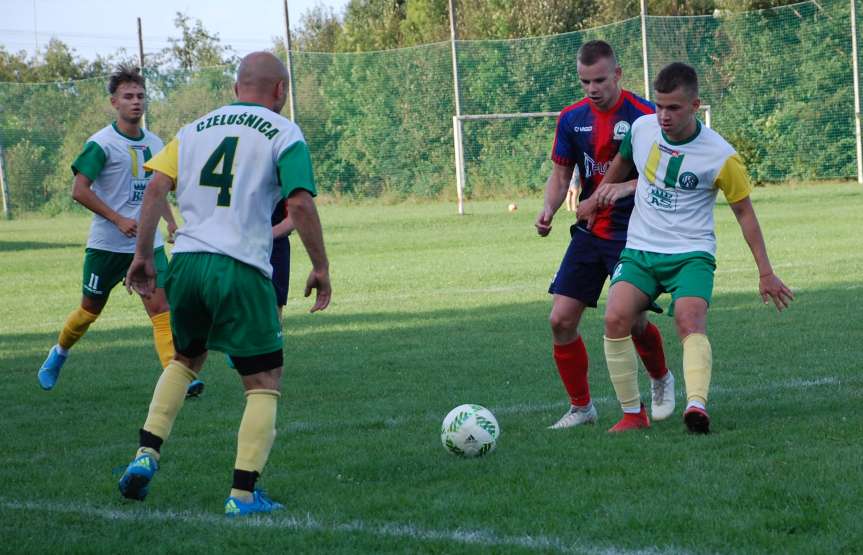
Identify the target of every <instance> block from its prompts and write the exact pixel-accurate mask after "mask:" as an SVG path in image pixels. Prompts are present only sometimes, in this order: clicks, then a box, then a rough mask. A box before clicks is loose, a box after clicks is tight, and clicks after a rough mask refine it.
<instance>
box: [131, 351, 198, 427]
mask: <svg viewBox="0 0 863 555" xmlns="http://www.w3.org/2000/svg"><path fill="white" fill-rule="evenodd" d="M194 379H195V373H194V372H192V371H191V370H190V369H189V368H187V367H186V366H184V365H183V364H181V363H180V362H178V361H176V360H172V361H171V362H170V363H169V364H168V366H166V367H165V369H164V370H162V375H161V376H160V377H159V381H158V382H157V383H156V390H155V391H153V400H152V401H151V402H150V411H149V412H148V413H147V421H146V422H144V429H145V430H147V431H148V432H150V433H151V434H155V435H157V436H159V437H160V438H162V439H163V440H166V439H168V436H169V435H171V428H172V427H173V426H174V420H175V419H176V418H177V413H179V412H180V408H181V407H182V406H183V401H184V400H185V399H186V388H187V387H189V384H190V383H191V382H192V380H194Z"/></svg>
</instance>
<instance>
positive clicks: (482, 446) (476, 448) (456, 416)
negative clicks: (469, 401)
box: [440, 405, 500, 457]
mask: <svg viewBox="0 0 863 555" xmlns="http://www.w3.org/2000/svg"><path fill="white" fill-rule="evenodd" d="M498 437H500V426H499V425H498V423H497V419H496V418H495V417H494V415H493V414H492V413H491V411H490V410H488V409H487V408H485V407H482V406H480V405H459V406H457V407H456V408H454V409H452V410H451V411H449V414H447V415H446V417H445V418H444V419H443V424H442V425H441V428H440V440H441V443H443V446H444V448H445V449H446V450H447V451H449V452H450V453H453V454H455V455H458V456H460V457H481V456H483V455H485V454H487V453H491V452H492V451H494V447H495V445H496V444H497V438H498Z"/></svg>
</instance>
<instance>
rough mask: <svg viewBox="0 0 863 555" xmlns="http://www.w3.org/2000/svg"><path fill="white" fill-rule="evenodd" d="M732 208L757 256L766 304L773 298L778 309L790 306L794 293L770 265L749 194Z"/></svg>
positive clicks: (750, 247) (759, 279)
mask: <svg viewBox="0 0 863 555" xmlns="http://www.w3.org/2000/svg"><path fill="white" fill-rule="evenodd" d="M731 210H732V211H733V212H734V216H735V217H736V218H737V223H738V224H740V231H742V232H743V238H744V239H746V244H747V245H749V250H750V251H752V256H753V258H755V265H756V266H757V267H758V292H759V293H760V294H761V299H762V300H763V301H764V304H767V303H768V301H769V300H770V299H773V304H775V305H776V309H777V310H780V311H781V310H782V309H783V308H788V305H789V304H791V301H793V300H794V293H792V292H791V290H790V289H789V288H788V287H787V286H786V285H785V284H784V283H782V280H781V279H779V276H777V275H776V274H775V273H773V266H771V265H770V259H769V258H768V256H767V245H766V244H765V243H764V235H763V234H762V233H761V226H760V225H759V224H758V217H757V216H756V215H755V208H754V207H753V206H752V200H751V199H750V198H749V197H748V196H747V197H746V198H744V199H743V200H740V201H738V202H735V203H734V204H732V205H731Z"/></svg>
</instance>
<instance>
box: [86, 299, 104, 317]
mask: <svg viewBox="0 0 863 555" xmlns="http://www.w3.org/2000/svg"><path fill="white" fill-rule="evenodd" d="M107 302H108V299H94V298H92V297H88V296H86V295H83V296H82V297H81V308H83V309H84V310H86V311H87V312H89V313H90V314H95V315H97V316H98V315H99V314H102V309H104V308H105V304H106V303H107Z"/></svg>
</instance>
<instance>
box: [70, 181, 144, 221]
mask: <svg viewBox="0 0 863 555" xmlns="http://www.w3.org/2000/svg"><path fill="white" fill-rule="evenodd" d="M92 185H93V180H92V179H90V178H89V177H87V176H86V175H84V174H83V173H81V172H78V173H77V174H76V175H75V184H74V185H73V186H72V198H73V199H74V200H75V202H77V203H79V204H81V205H82V206H84V208H86V209H87V210H89V211H90V212H94V213H96V214H99V215H100V216H102V217H103V218H105V219H106V220H108V221H109V222H111V223H112V224H114V225H115V226H117V229H119V230H120V231H121V232H122V233H123V235H125V236H126V237H134V236H135V233H136V232H137V229H138V223H137V222H136V221H135V220H133V219H132V218H126V217H123V216H121V215H120V214H118V213H117V212H115V211H113V210H111V207H109V206H108V205H107V204H105V203H104V202H102V199H100V198H99V197H98V195H96V193H94V192H93V189H91V188H90V187H91V186H92Z"/></svg>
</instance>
